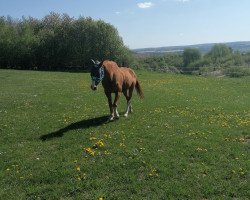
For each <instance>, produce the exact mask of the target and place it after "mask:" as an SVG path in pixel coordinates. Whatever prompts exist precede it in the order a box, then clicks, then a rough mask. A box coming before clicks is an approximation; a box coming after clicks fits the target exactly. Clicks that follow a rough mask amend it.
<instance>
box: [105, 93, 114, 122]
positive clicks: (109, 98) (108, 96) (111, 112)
mask: <svg viewBox="0 0 250 200" xmlns="http://www.w3.org/2000/svg"><path fill="white" fill-rule="evenodd" d="M105 94H106V96H107V98H108V103H109V110H110V118H109V120H111V121H112V120H113V119H114V109H113V105H112V96H111V92H107V91H105Z"/></svg>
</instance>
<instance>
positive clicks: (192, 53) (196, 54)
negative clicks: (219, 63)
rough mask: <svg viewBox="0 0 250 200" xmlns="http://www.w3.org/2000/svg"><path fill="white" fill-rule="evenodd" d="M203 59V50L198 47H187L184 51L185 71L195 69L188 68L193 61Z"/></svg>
mask: <svg viewBox="0 0 250 200" xmlns="http://www.w3.org/2000/svg"><path fill="white" fill-rule="evenodd" d="M200 59H201V52H200V51H199V50H198V49H191V48H187V49H185V50H184V52H183V64H184V68H183V70H184V71H189V70H193V69H188V67H189V65H190V64H191V63H194V62H197V61H198V60H200Z"/></svg>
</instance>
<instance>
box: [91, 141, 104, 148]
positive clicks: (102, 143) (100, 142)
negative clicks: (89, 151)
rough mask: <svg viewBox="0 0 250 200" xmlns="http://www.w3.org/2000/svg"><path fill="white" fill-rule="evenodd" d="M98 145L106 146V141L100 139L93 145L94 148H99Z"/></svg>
mask: <svg viewBox="0 0 250 200" xmlns="http://www.w3.org/2000/svg"><path fill="white" fill-rule="evenodd" d="M98 147H104V142H103V141H102V140H98V141H97V142H96V143H95V144H94V146H93V148H94V149H97V148H98Z"/></svg>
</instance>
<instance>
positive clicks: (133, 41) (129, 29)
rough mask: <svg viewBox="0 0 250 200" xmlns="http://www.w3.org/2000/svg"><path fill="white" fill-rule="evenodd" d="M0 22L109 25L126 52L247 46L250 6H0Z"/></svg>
mask: <svg viewBox="0 0 250 200" xmlns="http://www.w3.org/2000/svg"><path fill="white" fill-rule="evenodd" d="M0 3H1V8H0V16H5V17H7V16H8V15H9V16H11V17H13V18H15V19H16V18H18V19H21V18H22V16H25V17H29V16H31V17H34V18H38V19H41V18H43V17H44V16H46V15H47V14H49V13H50V12H56V13H59V14H63V13H66V14H68V15H69V16H71V17H74V18H78V17H80V16H84V17H91V18H93V19H94V20H99V19H100V20H103V21H105V22H106V23H110V24H112V25H113V26H114V27H115V28H116V29H117V30H118V32H119V35H120V36H121V37H122V39H123V42H124V44H125V45H126V46H127V47H128V48H130V49H141V48H159V47H173V46H189V45H198V44H210V43H230V42H238V41H239V42H241V41H250V27H249V26H248V22H247V19H249V18H250V12H249V11H248V8H249V7H250V1H248V0H238V1H234V0H216V1H215V0H152V1H147V0H146V1H138V0H135V1H131V0H130V1H127V0H126V1H125V0H121V1H119V2H117V1H115V0H108V1H107V2H100V1H98V0H73V1H71V2H69V1H68V0H61V1H60V3H58V1H57V0H44V1H41V2H34V1H32V0H26V1H25V2H21V1H19V0H9V1H7V2H4V1H3V0H0Z"/></svg>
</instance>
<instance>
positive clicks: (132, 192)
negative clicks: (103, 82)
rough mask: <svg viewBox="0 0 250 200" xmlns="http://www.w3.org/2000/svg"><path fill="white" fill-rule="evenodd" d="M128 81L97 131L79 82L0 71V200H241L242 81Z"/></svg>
mask: <svg viewBox="0 0 250 200" xmlns="http://www.w3.org/2000/svg"><path fill="white" fill-rule="evenodd" d="M138 76H139V78H140V80H141V83H142V86H143V87H144V90H145V99H144V100H143V101H141V100H140V99H139V98H138V96H136V95H135V96H134V98H133V105H134V113H133V114H131V115H130V116H129V117H128V118H124V117H122V118H121V119H119V120H117V121H115V122H112V123H103V122H104V121H105V119H106V118H105V116H106V115H107V114H108V106H107V101H106V97H105V96H104V93H103V90H102V88H99V90H98V91H97V92H92V91H90V88H89V82H90V80H89V74H81V73H80V74H77V73H55V72H30V71H8V70H1V71H0V93H1V94H0V95H1V97H0V135H1V140H0V170H1V171H0V184H1V187H0V199H27V198H28V199H37V198H42V199H57V198H62V199H63V198H65V199H71V198H72V199H98V198H99V197H104V198H105V199H127V198H131V199H170V198H174V199H177V198H179V199H224V198H226V199H227V198H239V199H247V198H248V197H249V196H250V192H249V191H250V188H249V184H247V181H248V182H249V177H250V175H249V170H250V166H249V162H250V157H249V155H250V154H249V153H250V152H249V136H250V79H249V78H242V79H228V78H222V79H219V78H203V77H194V76H190V77H189V76H176V75H166V74H158V73H148V72H138ZM119 110H120V111H124V110H125V99H124V98H123V97H122V100H121V102H120V104H119ZM41 136H42V138H43V139H47V140H45V141H43V140H41V139H40V137H41ZM98 141H101V142H99V143H98V144H97V145H96V146H97V148H96V149H93V148H92V149H91V150H90V151H88V152H87V151H86V150H85V149H86V148H88V147H93V146H94V144H95V143H97V142H98ZM102 142H103V144H104V146H103V147H101V146H102ZM92 151H93V152H94V156H92V155H91V153H92Z"/></svg>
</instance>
